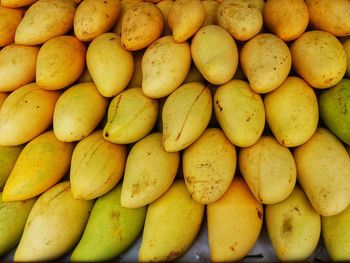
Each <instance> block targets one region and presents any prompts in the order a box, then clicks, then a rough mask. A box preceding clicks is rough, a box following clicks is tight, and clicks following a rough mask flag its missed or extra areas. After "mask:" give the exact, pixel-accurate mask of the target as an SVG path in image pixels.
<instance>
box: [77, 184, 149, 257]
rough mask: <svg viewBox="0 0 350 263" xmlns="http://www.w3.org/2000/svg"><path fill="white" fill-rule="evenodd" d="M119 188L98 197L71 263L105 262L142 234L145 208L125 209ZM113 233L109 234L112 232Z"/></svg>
mask: <svg viewBox="0 0 350 263" xmlns="http://www.w3.org/2000/svg"><path fill="white" fill-rule="evenodd" d="M121 189H122V185H121V184H119V185H118V186H117V187H116V188H115V189H113V190H112V191H110V192H109V193H107V194H105V195H104V196H101V197H99V198H98V199H97V201H96V202H95V205H94V207H93V208H92V211H91V214H90V217H89V220H88V222H87V225H86V228H85V231H84V234H83V236H82V238H81V239H80V241H79V243H78V245H77V246H76V247H75V249H74V250H73V252H72V255H71V257H70V259H71V261H78V262H83V261H89V262H91V261H106V260H111V259H114V258H116V257H117V256H119V255H120V254H121V253H123V252H124V251H125V250H126V249H127V248H128V247H130V246H131V245H132V243H133V242H134V241H135V239H136V238H137V237H138V235H139V234H140V233H141V231H142V228H143V224H144V221H145V217H146V211H147V209H146V207H145V206H144V207H140V208H134V209H130V208H124V207H122V205H121V203H120V194H121ZM111 230H112V231H111Z"/></svg>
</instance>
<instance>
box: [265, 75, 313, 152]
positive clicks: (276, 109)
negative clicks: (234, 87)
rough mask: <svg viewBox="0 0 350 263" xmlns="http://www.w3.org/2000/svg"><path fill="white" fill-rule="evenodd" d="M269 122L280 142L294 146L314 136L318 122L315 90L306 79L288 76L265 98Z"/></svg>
mask: <svg viewBox="0 0 350 263" xmlns="http://www.w3.org/2000/svg"><path fill="white" fill-rule="evenodd" d="M264 105H265V111H266V120H267V123H268V125H269V127H270V129H271V131H272V133H273V134H274V135H275V137H276V139H277V140H278V142H279V143H280V144H282V145H284V146H287V147H295V146H298V145H301V144H303V143H305V142H306V141H307V140H309V139H310V138H311V136H312V135H313V134H314V132H315V131H316V128H317V124H318V115H319V113H318V111H319V110H318V103H317V98H316V94H315V91H314V90H313V88H312V87H310V86H309V85H308V84H307V83H306V82H305V81H304V80H303V79H301V78H298V77H288V78H287V79H286V81H284V82H283V84H282V85H281V86H279V87H278V88H277V89H275V90H274V91H272V92H270V93H269V94H267V95H266V96H265V98H264Z"/></svg>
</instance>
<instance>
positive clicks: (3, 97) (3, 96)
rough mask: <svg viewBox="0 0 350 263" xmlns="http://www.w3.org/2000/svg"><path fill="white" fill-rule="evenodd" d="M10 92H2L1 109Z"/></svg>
mask: <svg viewBox="0 0 350 263" xmlns="http://www.w3.org/2000/svg"><path fill="white" fill-rule="evenodd" d="M7 96H8V94H7V93H5V92H0V109H1V106H2V104H3V103H4V101H5V100H6V98H7Z"/></svg>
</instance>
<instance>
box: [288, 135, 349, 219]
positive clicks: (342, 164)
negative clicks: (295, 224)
mask: <svg viewBox="0 0 350 263" xmlns="http://www.w3.org/2000/svg"><path fill="white" fill-rule="evenodd" d="M293 155H294V159H295V163H296V167H297V174H298V181H299V183H300V185H301V186H302V188H303V189H304V191H305V193H306V195H307V197H308V198H309V200H310V202H311V204H312V206H313V208H314V209H315V210H316V211H317V212H318V213H319V214H320V215H321V216H333V215H336V214H339V213H341V212H342V211H343V210H344V209H345V208H346V207H347V206H348V205H349V204H350V194H349V193H350V158H349V155H348V153H347V151H346V149H345V147H344V145H343V144H342V143H341V141H340V140H339V139H338V138H337V137H336V136H335V135H333V134H332V133H331V132H330V131H329V130H327V129H325V128H318V129H317V130H316V132H315V134H314V135H313V136H312V137H311V138H310V139H309V140H308V141H307V142H306V143H304V144H303V145H301V146H298V147H296V148H295V150H294V152H293Z"/></svg>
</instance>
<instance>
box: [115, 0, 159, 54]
mask: <svg viewBox="0 0 350 263" xmlns="http://www.w3.org/2000/svg"><path fill="white" fill-rule="evenodd" d="M122 19H123V20H122V29H121V45H122V47H123V48H124V49H126V50H129V51H135V50H140V49H143V48H146V47H148V46H149V45H150V44H152V42H154V41H155V40H157V39H158V38H159V37H160V36H161V34H162V31H163V27H164V25H163V16H162V13H161V12H160V10H159V8H158V7H157V6H156V5H154V4H152V3H147V2H141V3H137V4H135V5H133V6H132V7H131V8H129V9H128V10H127V11H126V12H125V14H124V16H123V18H122Z"/></svg>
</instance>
